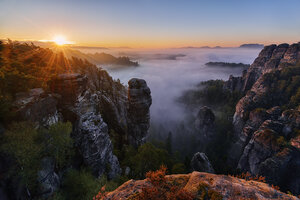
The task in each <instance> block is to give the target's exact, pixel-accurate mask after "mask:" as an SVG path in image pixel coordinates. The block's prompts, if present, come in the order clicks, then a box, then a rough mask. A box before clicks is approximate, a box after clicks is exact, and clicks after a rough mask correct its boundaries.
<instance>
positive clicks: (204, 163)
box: [191, 152, 215, 173]
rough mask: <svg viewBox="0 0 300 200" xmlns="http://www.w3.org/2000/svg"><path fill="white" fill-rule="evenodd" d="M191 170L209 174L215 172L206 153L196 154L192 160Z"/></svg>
mask: <svg viewBox="0 0 300 200" xmlns="http://www.w3.org/2000/svg"><path fill="white" fill-rule="evenodd" d="M191 168H192V170H193V171H198V172H208V173H214V172H215V170H214V169H213V167H212V165H211V164H210V162H209V160H208V158H207V156H206V155H205V153H200V152H197V153H195V154H194V156H193V158H192V160H191Z"/></svg>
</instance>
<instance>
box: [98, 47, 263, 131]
mask: <svg viewBox="0 0 300 200" xmlns="http://www.w3.org/2000/svg"><path fill="white" fill-rule="evenodd" d="M100 51H101V52H102V51H103V50H100ZM259 52H260V49H241V48H221V49H165V50H148V51H147V50H140V51H135V50H134V49H129V50H128V51H124V49H123V50H122V52H121V51H119V52H118V51H115V52H111V51H110V52H109V53H114V54H115V55H127V56H129V57H130V58H131V59H134V60H137V61H138V62H139V64H140V66H138V67H120V68H111V67H109V66H101V67H103V68H105V69H106V70H107V71H108V72H109V74H110V75H111V76H112V77H113V78H114V79H120V80H121V82H122V83H124V84H127V82H128V80H130V79H131V78H142V79H145V80H146V82H147V84H148V86H149V87H150V89H151V93H152V100H153V103H152V106H151V110H150V112H151V122H152V123H155V124H156V125H158V124H161V125H163V126H165V127H169V125H172V124H173V123H177V122H179V121H180V120H182V119H183V118H184V109H183V108H182V107H181V105H179V104H178V103H176V101H175V100H176V99H177V98H178V97H179V96H180V95H182V93H183V91H184V90H187V89H189V88H192V87H193V86H194V85H196V84H198V83H199V82H201V81H206V80H210V79H223V80H227V79H228V77H229V75H231V74H233V75H234V76H240V75H241V73H242V70H243V69H242V68H229V67H209V66H205V63H207V62H210V61H212V62H236V63H240V62H242V63H245V64H251V63H252V62H253V61H254V59H255V58H256V57H257V55H258V53H259Z"/></svg>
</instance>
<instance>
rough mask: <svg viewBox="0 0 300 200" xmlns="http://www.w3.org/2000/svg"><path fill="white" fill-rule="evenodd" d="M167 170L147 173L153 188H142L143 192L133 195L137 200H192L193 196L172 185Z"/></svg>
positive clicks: (161, 168) (162, 169) (164, 168)
mask: <svg viewBox="0 0 300 200" xmlns="http://www.w3.org/2000/svg"><path fill="white" fill-rule="evenodd" d="M166 171H167V168H166V167H165V166H161V167H160V169H159V170H157V171H155V172H153V171H150V172H147V174H146V177H147V179H148V180H149V181H150V183H151V186H148V187H145V188H142V192H141V193H139V194H137V195H133V196H132V197H130V199H135V200H148V199H151V200H173V199H174V200H192V199H193V196H192V195H191V194H190V193H188V192H186V191H185V190H184V189H183V188H182V187H180V186H178V185H173V184H170V183H169V182H168V181H167V179H166V177H165V175H166Z"/></svg>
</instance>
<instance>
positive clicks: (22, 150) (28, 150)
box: [1, 122, 43, 189]
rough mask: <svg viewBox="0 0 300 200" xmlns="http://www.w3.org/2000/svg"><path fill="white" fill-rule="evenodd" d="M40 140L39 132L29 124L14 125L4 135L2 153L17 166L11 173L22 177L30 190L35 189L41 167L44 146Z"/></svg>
mask: <svg viewBox="0 0 300 200" xmlns="http://www.w3.org/2000/svg"><path fill="white" fill-rule="evenodd" d="M38 140H39V134H38V131H37V130H36V129H34V126H33V124H31V123H27V122H21V123H13V124H12V125H11V126H10V127H9V129H8V130H7V131H6V132H5V133H4V135H3V144H2V146H1V151H3V152H4V153H6V154H8V155H10V156H12V157H13V158H14V159H15V161H16V166H13V168H12V169H11V171H12V172H13V173H14V174H16V175H18V176H20V177H21V180H22V182H23V184H25V185H26V186H27V187H28V188H29V189H34V188H35V186H36V179H37V171H38V169H39V167H40V165H39V164H40V163H39V161H40V160H41V156H42V150H43V144H41V143H39V142H38Z"/></svg>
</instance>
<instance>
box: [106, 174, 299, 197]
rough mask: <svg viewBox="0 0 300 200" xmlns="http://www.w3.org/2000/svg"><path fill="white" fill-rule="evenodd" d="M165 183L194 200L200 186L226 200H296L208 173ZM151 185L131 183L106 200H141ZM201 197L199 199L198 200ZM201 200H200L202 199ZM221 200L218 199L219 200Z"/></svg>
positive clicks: (258, 185)
mask: <svg viewBox="0 0 300 200" xmlns="http://www.w3.org/2000/svg"><path fill="white" fill-rule="evenodd" d="M165 179H166V180H167V182H168V183H171V184H172V183H177V184H178V183H180V184H181V185H182V186H181V187H182V189H183V191H185V192H187V193H189V194H191V195H192V196H193V197H195V198H194V199H198V198H199V196H200V195H199V194H201V192H203V191H201V189H200V188H201V187H199V186H200V185H201V184H202V185H203V184H205V185H208V187H209V189H210V190H211V191H215V192H217V193H219V194H220V196H221V198H222V199H224V200H231V199H265V200H266V199H274V200H275V199H284V200H296V199H298V198H297V197H295V196H292V195H288V194H285V193H282V192H280V191H278V190H275V189H274V188H272V187H271V186H270V185H268V184H266V183H262V182H257V181H246V180H244V179H239V178H236V177H232V176H226V175H216V174H211V173H205V172H196V171H195V172H193V173H190V174H174V175H167V176H165ZM151 186H152V184H151V182H150V181H149V180H148V179H144V180H129V181H127V182H126V183H124V184H123V185H121V186H120V187H118V188H117V189H116V190H114V191H112V192H109V193H108V194H106V195H105V197H103V200H126V199H138V198H136V196H137V194H138V193H140V192H142V190H143V188H149V187H151ZM197 195H198V196H197ZM199 199H200V198H199ZM217 199H219V198H217Z"/></svg>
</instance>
